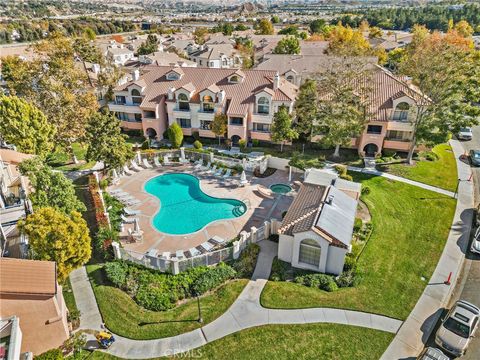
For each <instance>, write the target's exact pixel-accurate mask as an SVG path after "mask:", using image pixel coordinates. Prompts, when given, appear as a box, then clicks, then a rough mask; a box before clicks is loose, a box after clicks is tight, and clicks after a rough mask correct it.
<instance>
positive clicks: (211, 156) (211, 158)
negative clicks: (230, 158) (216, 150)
mask: <svg viewBox="0 0 480 360" xmlns="http://www.w3.org/2000/svg"><path fill="white" fill-rule="evenodd" d="M214 161H215V158H214V156H213V153H210V162H212V163H213V162H214Z"/></svg>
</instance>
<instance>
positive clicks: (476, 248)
mask: <svg viewBox="0 0 480 360" xmlns="http://www.w3.org/2000/svg"><path fill="white" fill-rule="evenodd" d="M470 251H471V252H473V253H476V254H480V227H478V228H477V231H475V235H474V236H473V241H472V246H471V247H470Z"/></svg>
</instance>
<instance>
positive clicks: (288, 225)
mask: <svg viewBox="0 0 480 360" xmlns="http://www.w3.org/2000/svg"><path fill="white" fill-rule="evenodd" d="M319 209H320V207H317V208H315V209H312V210H311V211H309V212H307V213H306V214H304V215H302V216H300V217H299V218H297V219H295V220H294V221H292V222H290V223H288V224H286V225H284V226H282V227H281V228H280V229H279V230H278V232H279V233H283V232H284V231H286V230H288V229H289V228H291V227H292V226H294V225H295V224H297V223H299V222H300V221H302V220H304V219H306V218H307V217H309V216H311V215H313V214H314V213H315V212H317V211H319Z"/></svg>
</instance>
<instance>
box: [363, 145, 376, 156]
mask: <svg viewBox="0 0 480 360" xmlns="http://www.w3.org/2000/svg"><path fill="white" fill-rule="evenodd" d="M363 152H364V153H365V156H372V157H373V156H375V155H376V153H377V152H378V145H377V144H367V145H365V146H364V148H363Z"/></svg>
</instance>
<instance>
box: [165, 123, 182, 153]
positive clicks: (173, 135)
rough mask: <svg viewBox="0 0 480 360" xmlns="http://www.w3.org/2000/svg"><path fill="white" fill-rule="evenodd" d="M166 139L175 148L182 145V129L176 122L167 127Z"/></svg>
mask: <svg viewBox="0 0 480 360" xmlns="http://www.w3.org/2000/svg"><path fill="white" fill-rule="evenodd" d="M168 140H170V143H171V144H172V147H173V148H175V149H178V148H179V147H180V146H181V145H182V141H183V131H182V128H181V127H180V125H178V124H177V123H173V124H172V125H170V127H169V128H168Z"/></svg>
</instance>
